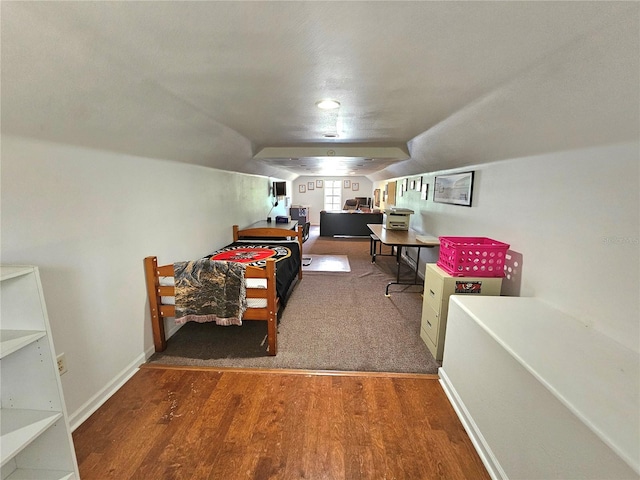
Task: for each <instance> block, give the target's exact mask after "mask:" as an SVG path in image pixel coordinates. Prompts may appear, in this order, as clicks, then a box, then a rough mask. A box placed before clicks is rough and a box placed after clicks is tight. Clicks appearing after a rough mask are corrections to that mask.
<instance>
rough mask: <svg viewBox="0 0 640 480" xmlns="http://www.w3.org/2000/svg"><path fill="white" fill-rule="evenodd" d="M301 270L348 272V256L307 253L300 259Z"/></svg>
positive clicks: (349, 268)
mask: <svg viewBox="0 0 640 480" xmlns="http://www.w3.org/2000/svg"><path fill="white" fill-rule="evenodd" d="M302 271H303V272H350V271H351V265H349V257H347V256H346V255H309V254H305V255H304V256H303V259H302Z"/></svg>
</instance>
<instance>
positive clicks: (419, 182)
mask: <svg viewBox="0 0 640 480" xmlns="http://www.w3.org/2000/svg"><path fill="white" fill-rule="evenodd" d="M416 191H418V192H421V193H422V177H420V178H418V180H416Z"/></svg>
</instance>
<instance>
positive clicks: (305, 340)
mask: <svg viewBox="0 0 640 480" xmlns="http://www.w3.org/2000/svg"><path fill="white" fill-rule="evenodd" d="M317 235H318V231H317V227H315V228H314V227H312V229H311V236H310V238H309V240H308V241H307V242H306V243H305V244H304V253H305V254H308V253H311V254H323V255H347V256H348V258H349V263H350V265H351V272H350V273H344V272H342V273H330V272H327V273H314V274H310V275H304V276H303V279H302V281H301V282H299V283H298V284H297V285H296V287H295V289H294V290H293V293H292V294H291V297H290V298H289V302H288V304H287V307H286V308H285V309H284V311H283V312H282V316H281V319H280V324H279V327H278V355H277V356H275V357H270V356H267V355H266V352H265V346H264V344H263V345H261V343H262V341H263V339H264V337H265V335H266V323H265V322H249V321H247V322H245V324H244V325H243V326H242V327H217V326H215V325H209V324H205V325H202V324H194V323H192V324H187V325H185V326H184V327H183V328H181V329H180V330H179V331H178V332H177V333H176V334H175V335H174V336H173V337H172V338H171V339H169V341H168V347H167V349H166V350H165V351H164V352H162V353H158V354H155V355H154V356H153V357H152V358H151V359H150V360H149V361H150V362H151V363H161V364H171V365H191V366H214V367H243V368H293V369H311V370H342V371H373V372H406V373H436V372H437V368H438V366H439V364H438V362H436V361H435V360H434V358H433V356H432V355H431V353H430V352H429V351H428V349H427V347H426V346H425V344H424V343H423V341H422V340H421V339H420V335H419V332H420V317H421V310H422V297H421V295H420V293H421V288H419V287H415V286H412V287H399V286H395V287H394V288H393V289H392V292H393V293H392V295H391V297H390V298H387V297H385V296H384V289H385V286H386V284H387V282H389V281H390V280H392V279H393V278H394V277H395V268H396V264H395V259H394V258H393V257H379V258H378V259H377V263H376V264H375V265H374V264H371V261H370V257H369V241H368V239H365V240H362V239H350V238H336V239H333V238H325V237H318V236H317ZM403 288H404V289H405V290H406V291H405V292H403V293H395V292H399V291H400V290H402V289H403Z"/></svg>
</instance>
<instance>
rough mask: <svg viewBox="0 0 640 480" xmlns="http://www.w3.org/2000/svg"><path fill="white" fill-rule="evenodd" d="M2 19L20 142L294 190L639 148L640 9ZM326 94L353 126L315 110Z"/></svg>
mask: <svg viewBox="0 0 640 480" xmlns="http://www.w3.org/2000/svg"><path fill="white" fill-rule="evenodd" d="M1 8H2V12H1V13H2V19H1V21H2V33H1V35H2V37H1V40H2V130H3V132H5V133H7V132H9V133H13V134H18V135H24V136H29V137H36V138H41V139H44V140H51V141H58V142H64V143H70V144H77V145H83V146H89V147H94V148H99V149H105V150H111V151H116V152H123V153H127V154H133V155H141V156H147V157H152V158H160V159H169V160H176V161H182V162H189V163H194V164H200V165H205V166H210V167H215V168H221V169H225V170H234V171H240V172H248V173H256V174H263V175H270V176H276V177H279V178H287V179H290V178H295V176H297V175H313V174H327V171H330V170H331V169H332V168H335V172H336V173H337V174H342V173H343V172H344V174H358V175H367V176H369V178H372V179H377V178H391V177H395V176H401V175H404V174H412V173H421V172H426V171H434V170H442V169H447V168H455V167H459V166H462V165H468V164H474V163H480V162H485V161H495V160H501V159H504V158H514V157H515V156H525V155H532V154H536V153H543V152H545V151H553V150H554V149H555V150H558V149H567V148H580V147H584V146H590V145H593V144H601V143H611V142H617V141H627V140H630V139H636V138H637V135H638V71H639V66H638V57H639V52H638V50H639V47H638V35H639V34H638V21H639V20H638V18H639V15H638V12H639V9H638V3H624V2H622V3H617V2H402V1H398V2H302V1H300V2H270V1H266V2H244V1H237V2H206V1H204V2H8V1H3V2H2V3H1ZM327 97H329V98H335V99H337V100H338V101H339V102H340V103H341V107H340V109H339V110H338V111H337V112H336V111H333V112H327V111H322V110H319V109H318V108H317V107H316V106H315V103H316V101H318V100H320V99H322V98H327ZM634 102H635V103H634ZM327 133H337V134H338V137H337V138H335V139H327V138H325V137H324V135H325V134H327ZM318 145H319V146H321V147H323V149H324V148H325V147H326V150H327V151H328V150H334V151H338V150H339V149H340V148H347V149H356V150H357V149H360V151H366V154H365V153H362V154H358V155H354V156H353V158H350V155H322V154H319V153H317V152H316V151H315V150H313V149H310V147H316V146H318ZM293 147H297V148H299V149H298V150H296V149H294V148H293ZM303 147H304V148H303ZM390 147H399V148H398V151H399V153H400V154H398V155H396V156H390V155H388V151H387V150H385V149H387V148H390ZM277 149H281V151H282V152H286V155H283V154H277V155H275V156H274V155H273V154H269V153H268V152H275V151H278V150H277ZM310 151H313V152H315V153H312V154H310V153H309V152H310ZM265 152H267V153H265ZM331 157H333V158H331ZM340 167H341V168H340Z"/></svg>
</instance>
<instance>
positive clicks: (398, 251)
mask: <svg viewBox="0 0 640 480" xmlns="http://www.w3.org/2000/svg"><path fill="white" fill-rule="evenodd" d="M401 261H402V245H397V246H396V265H397V270H396V281H395V282H389V283H387V288H386V289H385V291H384V296H385V297H390V296H391V294H390V293H389V287H390V286H391V285H401V283H400V263H401Z"/></svg>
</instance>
